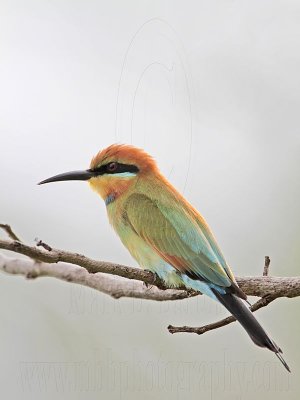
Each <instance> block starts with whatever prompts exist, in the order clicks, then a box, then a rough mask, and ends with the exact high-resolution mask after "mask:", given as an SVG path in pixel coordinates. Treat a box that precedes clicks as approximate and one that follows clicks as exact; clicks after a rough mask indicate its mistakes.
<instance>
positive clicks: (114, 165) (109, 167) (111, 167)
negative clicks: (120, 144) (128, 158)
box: [106, 162, 118, 172]
mask: <svg viewBox="0 0 300 400" xmlns="http://www.w3.org/2000/svg"><path fill="white" fill-rule="evenodd" d="M117 168H118V163H116V162H111V163H109V164H107V167H106V169H107V171H108V172H115V171H116V170H117Z"/></svg>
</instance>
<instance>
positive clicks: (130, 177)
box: [39, 144, 158, 204]
mask: <svg viewBox="0 0 300 400" xmlns="http://www.w3.org/2000/svg"><path fill="white" fill-rule="evenodd" d="M156 172H158V168H157V165H156V162H155V161H154V159H153V158H152V157H151V156H150V155H149V154H148V153H146V152H145V151H144V150H142V149H139V148H137V147H134V146H131V145H125V144H112V145H111V146H109V147H107V148H106V149H104V150H101V151H99V153H98V154H96V156H95V157H93V159H92V161H91V164H90V168H89V169H88V170H85V171H73V172H67V173H64V174H60V175H56V176H53V177H51V178H49V179H46V180H44V181H42V182H40V183H39V184H44V183H50V182H57V181H67V180H87V181H88V182H89V184H90V186H91V187H92V189H93V190H95V191H96V192H97V193H99V194H100V196H101V197H102V198H103V199H104V200H105V202H106V204H109V203H110V202H111V201H112V200H113V199H115V198H117V197H118V196H119V195H120V194H121V193H123V192H124V191H126V190H127V189H128V188H129V187H130V186H131V185H133V184H134V183H135V182H136V181H137V179H139V177H141V176H146V175H147V174H151V173H156Z"/></svg>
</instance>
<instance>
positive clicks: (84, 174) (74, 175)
mask: <svg viewBox="0 0 300 400" xmlns="http://www.w3.org/2000/svg"><path fill="white" fill-rule="evenodd" d="M94 176H96V175H95V172H94V171H92V170H90V169H87V170H86V171H72V172H65V173H64V174H59V175H55V176H52V177H51V178H48V179H45V180H44V181H41V182H39V183H38V185H43V184H44V183H50V182H59V181H87V180H89V179H90V178H93V177H94Z"/></svg>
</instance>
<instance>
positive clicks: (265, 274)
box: [263, 256, 271, 276]
mask: <svg viewBox="0 0 300 400" xmlns="http://www.w3.org/2000/svg"><path fill="white" fill-rule="evenodd" d="M270 262H271V260H270V257H269V256H265V265H264V271H263V276H268V275H269V267H270Z"/></svg>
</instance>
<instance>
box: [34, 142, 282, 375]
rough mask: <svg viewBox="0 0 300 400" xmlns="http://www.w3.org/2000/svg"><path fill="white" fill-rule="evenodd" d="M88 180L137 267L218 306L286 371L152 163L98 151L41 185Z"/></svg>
mask: <svg viewBox="0 0 300 400" xmlns="http://www.w3.org/2000/svg"><path fill="white" fill-rule="evenodd" d="M68 180H82V181H87V182H88V183H89V184H90V186H91V188H92V189H93V190H95V191H96V192H97V193H98V194H99V195H100V196H101V197H102V199H103V200H104V201H105V204H106V209H107V214H108V218H109V221H110V223H111V225H112V226H113V228H114V229H115V231H116V233H117V234H118V235H119V237H120V239H121V241H122V243H123V244H124V246H125V247H126V248H127V249H128V250H129V252H130V254H131V255H132V257H133V258H135V259H136V260H137V262H138V264H139V265H140V267H142V268H145V269H148V270H150V271H152V272H154V273H156V274H157V275H158V276H159V277H160V278H161V279H162V280H163V281H164V282H165V283H166V285H168V286H170V287H175V288H176V287H178V286H181V287H182V285H185V286H186V287H187V288H192V289H194V290H197V291H200V292H201V293H204V294H206V295H208V296H209V297H211V298H213V299H214V300H217V301H218V302H220V303H221V304H222V305H223V306H225V307H226V308H227V310H228V311H229V312H230V313H231V314H232V315H233V316H234V317H235V318H236V319H237V320H238V321H239V322H240V323H241V325H242V326H243V327H244V328H245V330H246V331H247V333H248V334H249V336H250V338H251V339H252V341H253V342H254V343H255V344H257V345H258V346H260V347H266V348H268V349H269V350H271V351H273V352H274V353H275V354H276V355H277V357H278V358H279V359H280V361H281V362H282V364H283V365H284V366H285V368H286V369H287V370H288V371H290V369H289V367H288V365H287V364H286V362H285V361H284V359H283V357H282V354H281V353H282V351H281V349H280V348H279V347H278V346H277V344H276V343H275V342H274V341H273V340H272V339H271V338H270V337H269V336H268V334H267V333H266V331H265V330H264V329H263V328H262V326H261V325H260V324H259V322H258V321H257V320H256V318H255V317H254V315H253V314H252V312H251V311H250V310H249V308H248V305H247V304H245V303H246V302H245V301H246V299H247V296H246V294H245V293H244V292H243V291H242V290H241V289H240V288H239V286H238V284H237V282H236V280H235V278H234V275H233V273H232V271H231V269H230V267H229V265H228V264H227V262H226V261H225V258H224V256H223V254H222V252H221V250H220V248H219V246H218V244H217V242H216V239H215V237H214V235H213V234H212V232H211V230H210V228H209V226H208V225H207V223H206V222H205V220H204V218H203V217H202V216H201V214H200V213H199V212H198V211H197V210H196V209H195V208H194V207H193V206H192V205H191V204H190V203H189V202H188V201H187V200H186V199H185V198H184V197H183V196H182V195H181V194H180V193H179V192H178V191H177V190H176V189H175V188H174V187H173V186H172V185H171V184H170V183H169V182H168V180H167V179H166V178H165V177H164V176H163V175H162V174H161V172H160V171H159V169H158V166H157V164H156V162H155V161H154V159H153V158H152V157H151V156H150V155H149V154H147V153H146V152H145V151H143V150H141V149H138V148H136V147H133V146H130V145H119V144H113V145H111V146H109V147H108V148H106V149H104V150H102V151H100V152H99V153H98V154H97V155H96V156H95V157H94V158H93V159H92V161H91V164H90V168H89V169H87V170H83V171H74V172H67V173H64V174H60V175H56V176H53V177H51V178H49V179H46V180H44V181H42V182H40V183H41V184H43V183H49V182H57V181H68Z"/></svg>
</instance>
